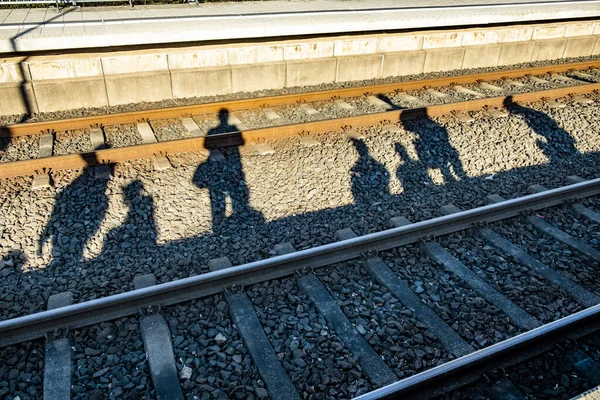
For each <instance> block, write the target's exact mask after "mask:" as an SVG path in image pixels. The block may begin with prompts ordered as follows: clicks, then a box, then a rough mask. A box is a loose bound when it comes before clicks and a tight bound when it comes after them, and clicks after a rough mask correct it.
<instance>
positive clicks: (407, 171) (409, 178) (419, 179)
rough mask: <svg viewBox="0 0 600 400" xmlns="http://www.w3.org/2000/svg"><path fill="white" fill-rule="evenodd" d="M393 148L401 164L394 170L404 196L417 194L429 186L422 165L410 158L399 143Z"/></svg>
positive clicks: (429, 180)
mask: <svg viewBox="0 0 600 400" xmlns="http://www.w3.org/2000/svg"><path fill="white" fill-rule="evenodd" d="M394 147H395V149H396V153H398V156H400V161H401V163H402V164H400V165H399V166H398V169H397V170H396V177H397V178H398V182H400V184H401V185H402V189H403V191H404V194H408V193H411V192H417V191H419V190H421V188H422V187H423V186H427V185H431V183H432V182H431V178H430V177H429V175H427V170H426V168H424V166H423V164H422V163H420V162H419V161H418V160H415V159H414V158H412V157H411V156H410V155H409V154H408V152H407V151H406V149H405V148H404V146H402V144H401V143H396V144H395V146H394Z"/></svg>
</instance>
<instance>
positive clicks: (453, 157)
mask: <svg viewBox="0 0 600 400" xmlns="http://www.w3.org/2000/svg"><path fill="white" fill-rule="evenodd" d="M404 126H405V128H406V129H407V130H410V131H412V132H414V133H415V134H416V135H417V140H416V141H415V149H416V151H417V154H418V155H419V160H421V163H422V164H423V166H424V168H425V169H427V168H432V169H439V170H440V172H441V174H442V177H443V178H444V182H445V183H448V182H454V181H456V180H457V178H458V179H464V178H466V176H467V174H466V173H465V171H464V169H463V166H462V163H461V162H460V157H459V155H458V152H457V151H456V149H455V148H454V147H453V146H452V145H451V144H450V140H449V139H448V131H447V130H446V128H444V127H443V126H442V125H440V124H438V123H437V122H435V121H433V120H431V119H429V118H427V117H423V118H416V119H413V120H408V121H404Z"/></svg>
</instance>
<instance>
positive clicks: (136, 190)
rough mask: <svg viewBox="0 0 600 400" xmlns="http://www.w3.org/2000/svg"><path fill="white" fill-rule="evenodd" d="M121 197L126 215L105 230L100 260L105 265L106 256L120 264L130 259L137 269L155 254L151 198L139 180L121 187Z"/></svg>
mask: <svg viewBox="0 0 600 400" xmlns="http://www.w3.org/2000/svg"><path fill="white" fill-rule="evenodd" d="M123 198H124V202H125V205H126V206H127V209H128V210H127V218H126V220H125V222H123V223H122V224H121V225H119V226H118V227H116V228H114V229H112V230H111V231H110V232H108V234H107V236H106V239H105V243H104V248H103V249H102V254H101V255H100V257H99V259H101V260H102V261H104V263H105V265H106V261H107V259H108V260H112V262H110V263H109V264H110V265H117V264H123V263H124V261H127V259H131V261H132V262H131V265H135V266H136V267H137V269H139V268H141V267H143V266H144V263H150V264H151V263H152V259H151V258H152V257H153V256H155V255H156V254H157V252H156V246H157V244H156V238H157V236H158V235H157V231H156V222H155V219H154V199H153V198H152V196H151V195H149V194H147V193H146V191H145V189H144V184H143V183H142V182H141V181H139V180H135V181H133V182H130V183H129V184H128V185H127V186H125V187H123ZM137 269H136V270H132V271H131V272H132V273H134V272H136V271H137ZM147 272H150V271H146V273H147Z"/></svg>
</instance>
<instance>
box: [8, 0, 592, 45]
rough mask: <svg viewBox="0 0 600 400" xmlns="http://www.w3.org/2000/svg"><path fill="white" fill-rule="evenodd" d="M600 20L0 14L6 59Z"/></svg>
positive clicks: (497, 5) (311, 10)
mask: <svg viewBox="0 0 600 400" xmlns="http://www.w3.org/2000/svg"><path fill="white" fill-rule="evenodd" d="M599 15H600V1H597V0H588V1H552V0H528V1H515V0H482V1H476V0H468V1H460V0H453V1H449V0H439V1H434V0H429V1H417V0H409V1H403V2H398V1H395V0H360V1H359V0H350V1H335V0H314V1H269V2H262V1H261V2H236V3H203V4H200V5H194V4H183V5H169V6H144V5H136V6H135V7H134V8H133V9H130V8H128V6H127V5H123V6H122V7H98V8H91V7H87V8H86V7H81V8H65V9H63V10H62V11H61V12H59V13H57V12H56V11H55V10H54V9H5V10H0V52H2V53H13V52H27V51H43V50H58V49H82V48H92V47H94V48H98V47H114V46H128V45H137V44H159V43H190V42H202V41H212V40H226V39H250V38H264V37H278V36H290V35H314V34H332V33H349V32H369V31H380V30H402V29H422V28H427V29H432V28H439V27H448V26H472V25H487V24H499V23H515V22H528V21H549V20H559V19H572V18H593V17H597V16H599Z"/></svg>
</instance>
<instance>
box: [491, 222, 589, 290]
mask: <svg viewBox="0 0 600 400" xmlns="http://www.w3.org/2000/svg"><path fill="white" fill-rule="evenodd" d="M495 230H496V231H497V232H498V233H499V234H500V235H502V236H504V237H505V238H506V239H508V240H510V241H511V242H512V243H513V244H515V245H517V246H519V247H521V248H522V249H523V250H525V251H527V252H528V253H529V254H530V255H532V256H533V257H535V258H536V259H537V260H538V261H540V262H542V263H543V264H546V265H547V266H548V267H550V268H552V269H554V270H556V271H559V272H561V273H564V274H565V275H566V276H567V277H568V278H569V279H571V280H573V281H574V282H576V283H579V284H580V285H581V286H583V287H585V288H586V289H588V290H590V291H591V292H594V293H597V294H598V293H600V290H599V289H598V285H599V284H600V263H598V262H596V261H594V260H591V259H589V258H588V257H587V256H584V255H583V254H581V253H579V252H577V251H575V250H572V249H570V248H569V247H567V246H566V245H563V244H562V243H560V242H557V241H556V240H554V239H552V238H550V237H548V236H546V235H543V234H541V233H538V232H537V231H536V230H535V229H534V228H533V227H532V226H531V225H530V224H528V223H527V222H526V221H525V220H513V221H511V222H510V223H504V224H502V225H498V226H497V227H496V228H495Z"/></svg>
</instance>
